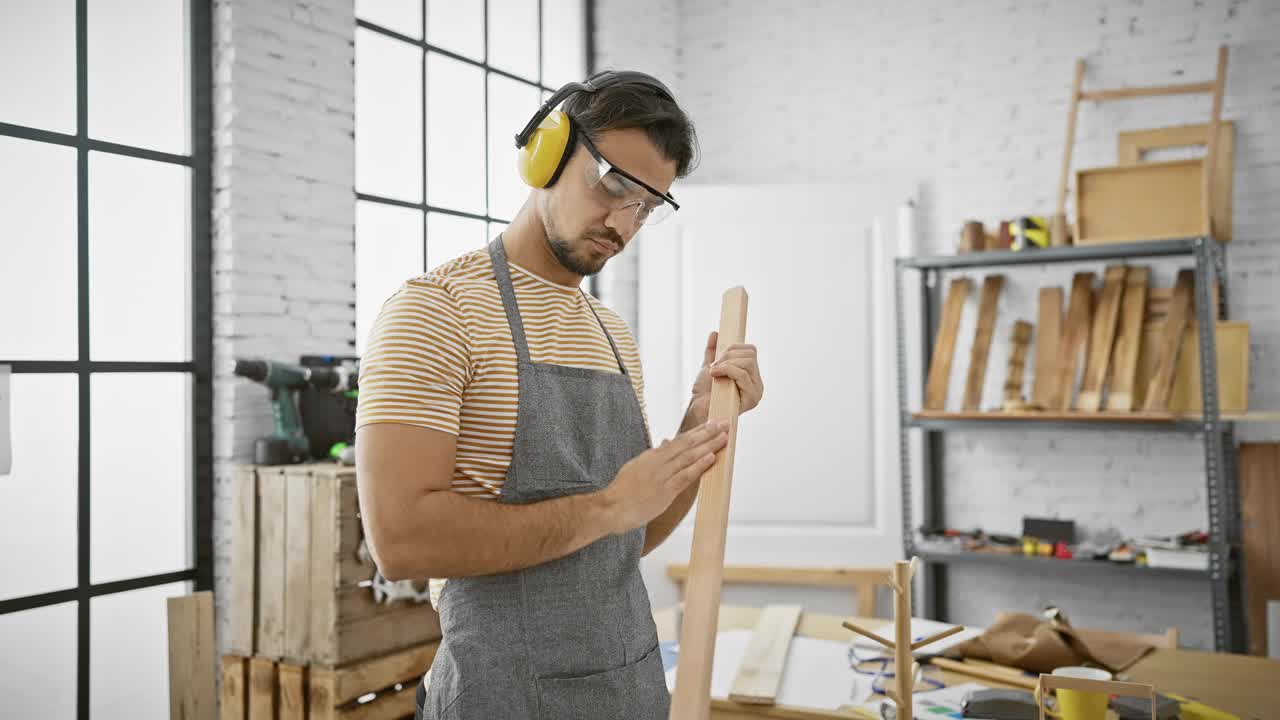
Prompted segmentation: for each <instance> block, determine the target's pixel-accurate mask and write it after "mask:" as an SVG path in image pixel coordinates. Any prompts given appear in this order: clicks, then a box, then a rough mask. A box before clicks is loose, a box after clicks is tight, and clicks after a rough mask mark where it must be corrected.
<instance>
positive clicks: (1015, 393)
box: [1001, 320, 1031, 410]
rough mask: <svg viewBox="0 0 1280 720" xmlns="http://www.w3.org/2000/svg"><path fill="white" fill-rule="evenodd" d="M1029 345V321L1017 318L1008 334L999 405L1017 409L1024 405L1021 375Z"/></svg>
mask: <svg viewBox="0 0 1280 720" xmlns="http://www.w3.org/2000/svg"><path fill="white" fill-rule="evenodd" d="M1030 345H1031V323H1029V322H1025V321H1023V320H1018V321H1017V322H1015V323H1014V324H1013V331H1012V332H1011V333H1010V336H1009V366H1008V369H1007V371H1006V373H1005V381H1004V395H1003V399H1002V401H1001V407H1003V408H1004V409H1005V410H1017V409H1021V408H1022V407H1023V406H1025V405H1026V399H1025V398H1024V397H1023V396H1022V375H1023V371H1024V369H1025V368H1026V365H1027V348H1028V347H1029V346H1030Z"/></svg>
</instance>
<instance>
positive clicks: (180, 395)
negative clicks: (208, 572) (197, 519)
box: [89, 373, 192, 583]
mask: <svg viewBox="0 0 1280 720" xmlns="http://www.w3.org/2000/svg"><path fill="white" fill-rule="evenodd" d="M89 390H90V397H89V408H90V409H89V423H90V432H91V433H92V435H91V437H92V438H93V443H92V446H91V448H90V451H89V468H90V473H91V477H92V478H93V482H92V483H91V486H92V489H91V491H90V502H91V504H92V507H93V522H92V523H91V526H92V535H91V537H90V540H91V548H92V550H91V553H90V568H89V569H90V573H89V575H90V579H91V580H92V581H93V582H95V583H103V582H111V581H113V580H124V579H127V578H131V577H139V576H144V575H154V574H157V573H164V572H173V571H177V570H185V569H186V568H189V567H191V563H192V553H191V505H192V500H191V376H190V375H188V374H186V373H98V374H95V375H92V376H91V378H90V383H89ZM141 438H146V441H145V442H146V448H147V452H146V457H145V458H143V457H141V456H140V455H139V442H140V441H141V440H140V439H141Z"/></svg>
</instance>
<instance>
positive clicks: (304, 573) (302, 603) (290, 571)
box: [284, 465, 332, 663]
mask: <svg viewBox="0 0 1280 720" xmlns="http://www.w3.org/2000/svg"><path fill="white" fill-rule="evenodd" d="M284 570H285V572H284V603H285V617H284V657H285V658H286V659H288V660H290V661H293V662H296V663H306V662H308V661H309V660H310V659H311V624H312V617H311V598H312V592H313V591H314V588H313V587H312V584H311V469H310V466H308V465H299V466H297V467H294V468H289V469H288V470H286V471H285V563H284ZM331 585H332V583H331Z"/></svg>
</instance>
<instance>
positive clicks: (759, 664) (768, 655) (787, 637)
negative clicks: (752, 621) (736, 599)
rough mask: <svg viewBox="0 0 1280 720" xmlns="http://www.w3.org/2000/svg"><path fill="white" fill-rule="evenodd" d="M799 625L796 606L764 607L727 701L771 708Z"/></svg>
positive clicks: (797, 607) (798, 609) (797, 606)
mask: <svg viewBox="0 0 1280 720" xmlns="http://www.w3.org/2000/svg"><path fill="white" fill-rule="evenodd" d="M799 623H800V606H799V605H766V606H765V608H764V611H763V612H761V613H760V621H759V622H757V623H756V631H755V635H753V636H752V637H751V644H750V645H748V646H747V652H746V655H744V656H743V658H742V664H741V665H739V666H738V674H737V676H736V677H734V679H733V685H732V686H731V687H730V689H729V699H730V700H733V701H734V702H740V703H747V704H749V705H773V704H774V703H776V702H777V701H778V687H779V686H780V685H781V684H782V668H783V667H784V666H785V665H786V662H787V651H788V650H789V649H790V648H791V637H792V636H793V635H795V632H796V625H798V624H799Z"/></svg>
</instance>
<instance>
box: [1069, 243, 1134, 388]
mask: <svg viewBox="0 0 1280 720" xmlns="http://www.w3.org/2000/svg"><path fill="white" fill-rule="evenodd" d="M1125 274H1126V273H1125V266H1124V265H1112V266H1110V267H1108V268H1107V271H1106V273H1104V274H1103V276H1102V277H1103V279H1102V297H1101V299H1099V301H1098V312H1097V313H1096V314H1095V315H1094V318H1093V330H1092V335H1091V336H1090V338H1089V354H1088V358H1089V359H1088V361H1087V362H1086V363H1085V366H1084V383H1083V385H1082V386H1081V387H1080V401H1079V403H1078V406H1079V409H1080V410H1084V411H1086V412H1097V411H1098V410H1100V409H1102V385H1103V383H1104V382H1105V381H1106V378H1107V367H1108V365H1109V364H1110V362H1111V346H1112V343H1113V341H1114V340H1115V336H1116V321H1117V320H1118V319H1119V317H1120V297H1121V295H1123V293H1124V280H1125Z"/></svg>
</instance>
